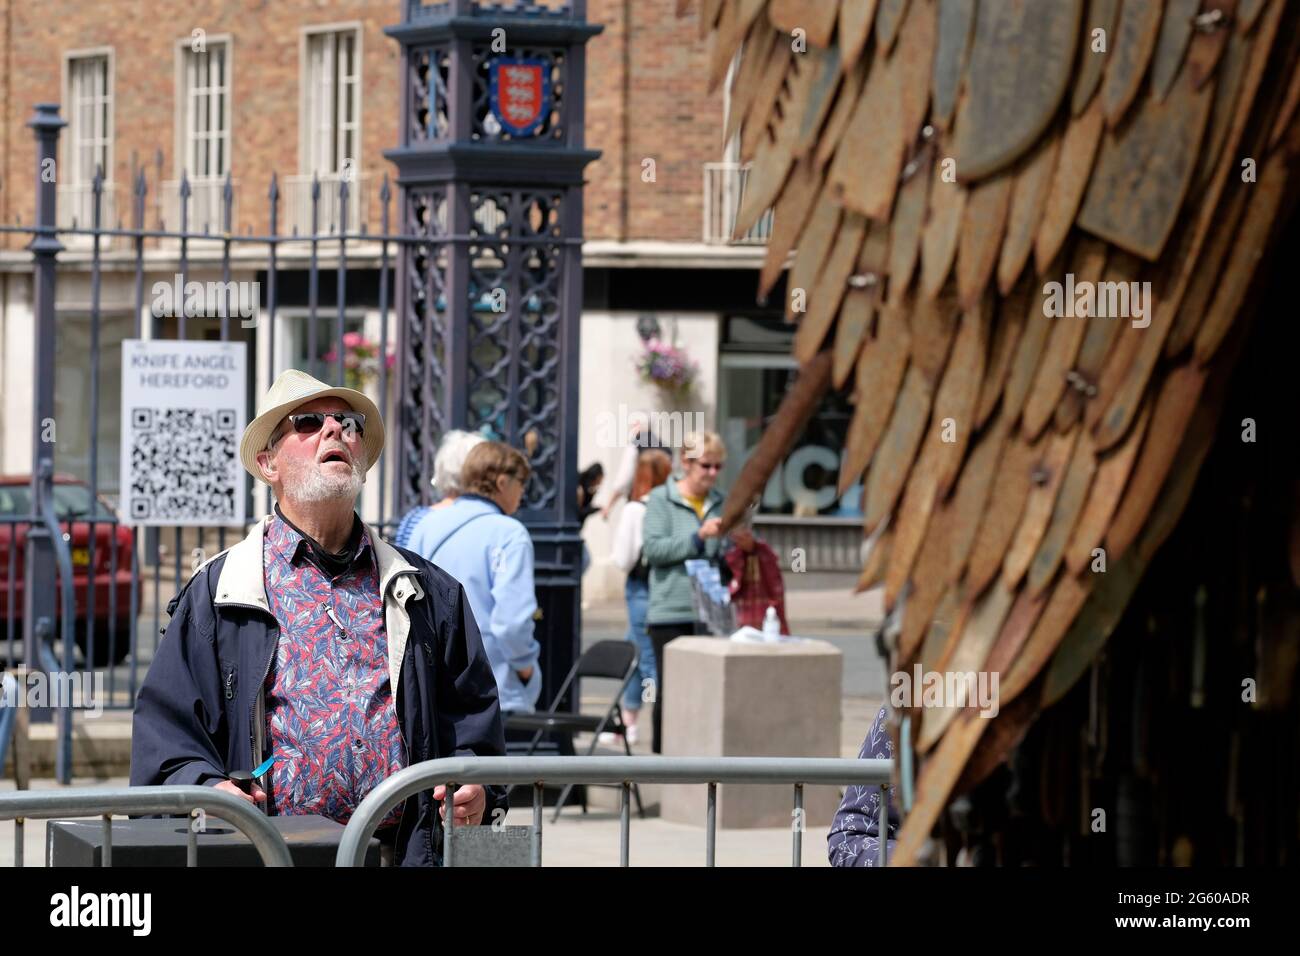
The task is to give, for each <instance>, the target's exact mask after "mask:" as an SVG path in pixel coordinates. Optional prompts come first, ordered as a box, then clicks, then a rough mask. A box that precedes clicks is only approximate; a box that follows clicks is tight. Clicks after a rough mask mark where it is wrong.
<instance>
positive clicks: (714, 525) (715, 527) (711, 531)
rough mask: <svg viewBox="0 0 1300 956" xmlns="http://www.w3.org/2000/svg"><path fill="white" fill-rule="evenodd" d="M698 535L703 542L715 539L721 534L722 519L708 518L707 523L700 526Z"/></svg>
mask: <svg viewBox="0 0 1300 956" xmlns="http://www.w3.org/2000/svg"><path fill="white" fill-rule="evenodd" d="M698 533H699V536H700V538H701V539H703V540H705V541H707V540H708V539H709V538H716V537H717V536H718V535H720V534H722V519H721V518H710V519H709V520H708V521H706V522H704V524H702V525H700V530H699V532H698Z"/></svg>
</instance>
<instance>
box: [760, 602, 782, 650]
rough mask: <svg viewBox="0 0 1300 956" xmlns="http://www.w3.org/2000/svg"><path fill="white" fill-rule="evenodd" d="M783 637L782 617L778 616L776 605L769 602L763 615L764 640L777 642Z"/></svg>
mask: <svg viewBox="0 0 1300 956" xmlns="http://www.w3.org/2000/svg"><path fill="white" fill-rule="evenodd" d="M780 639H781V619H780V618H779V617H777V614H776V606H775V605H772V604H769V605H768V606H767V613H766V614H764V615H763V640H765V641H770V642H775V641H779V640H780Z"/></svg>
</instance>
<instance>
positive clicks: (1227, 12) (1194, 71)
mask: <svg viewBox="0 0 1300 956" xmlns="http://www.w3.org/2000/svg"><path fill="white" fill-rule="evenodd" d="M1236 8H1237V0H1205V3H1204V8H1203V10H1202V14H1210V13H1218V14H1220V15H1221V16H1222V18H1223V19H1222V20H1220V21H1219V24H1218V25H1217V26H1215V27H1213V28H1212V29H1209V30H1202V31H1198V32H1197V33H1196V34H1194V35H1193V37H1192V43H1191V46H1190V47H1189V48H1188V50H1187V67H1186V69H1187V71H1188V73H1189V74H1191V77H1192V83H1193V85H1194V86H1195V87H1196V88H1197V89H1200V88H1201V87H1202V86H1204V85H1205V82H1206V80H1208V79H1209V78H1210V77H1211V76H1213V75H1214V68H1215V67H1216V66H1217V65H1218V63H1219V58H1220V57H1221V56H1223V49H1224V47H1225V46H1227V44H1228V37H1230V36H1232V32H1233V31H1232V14H1233V11H1234V10H1236Z"/></svg>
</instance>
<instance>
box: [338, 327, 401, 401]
mask: <svg viewBox="0 0 1300 956" xmlns="http://www.w3.org/2000/svg"><path fill="white" fill-rule="evenodd" d="M343 349H344V352H343V384H344V385H346V386H347V387H348V388H352V389H356V390H357V391H358V392H363V391H365V388H366V386H367V385H369V384H370V383H372V382H373V381H375V379H377V378H378V377H379V343H377V342H372V341H370V339H368V338H366V337H365V336H364V335H362V334H361V333H360V332H348V333H346V334H345V335H344V336H343ZM338 360H339V353H338V350H337V349H330V350H329V351H328V352H326V353H325V361H326V363H328V365H327V367H332V365H333V363H335V362H337V361H338ZM396 360H397V356H396V355H395V354H394V352H393V351H392V350H391V349H390V350H389V352H388V355H387V357H386V358H385V360H384V363H385V365H386V366H387V368H389V369H391V368H392V367H393V363H394V362H396Z"/></svg>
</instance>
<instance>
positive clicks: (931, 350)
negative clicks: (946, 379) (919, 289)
mask: <svg viewBox="0 0 1300 956" xmlns="http://www.w3.org/2000/svg"><path fill="white" fill-rule="evenodd" d="M959 313H960V309H959V308H958V307H957V297H956V296H955V295H947V294H945V295H941V296H939V297H938V298H937V299H931V300H921V301H918V302H916V303H915V305H914V306H913V308H912V310H911V318H912V362H913V363H914V364H915V365H916V366H917V368H918V369H919V371H920V372H921V374H922V375H924V376H925V380H926V381H927V382H928V383H930V384H931V385H935V384H937V383H938V381H939V374H940V373H941V372H942V371H943V366H944V363H945V362H947V361H948V348H949V346H951V345H952V337H953V335H954V334H955V333H956V331H957V319H958V315H959Z"/></svg>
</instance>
